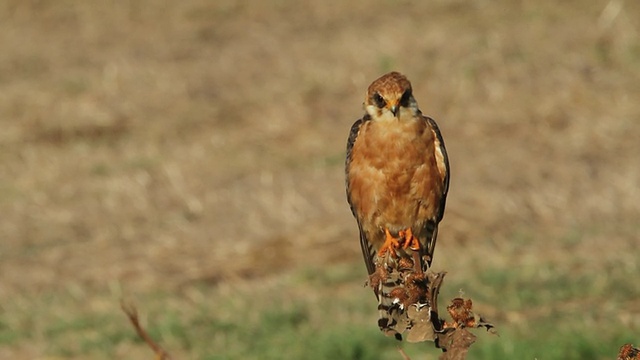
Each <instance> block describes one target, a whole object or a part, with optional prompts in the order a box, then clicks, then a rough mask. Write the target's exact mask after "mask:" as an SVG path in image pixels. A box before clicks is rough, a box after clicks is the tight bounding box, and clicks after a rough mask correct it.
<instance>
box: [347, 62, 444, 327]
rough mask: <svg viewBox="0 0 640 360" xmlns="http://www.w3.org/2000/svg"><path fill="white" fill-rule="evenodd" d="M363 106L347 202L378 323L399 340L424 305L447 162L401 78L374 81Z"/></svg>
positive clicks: (433, 128) (431, 124) (350, 150)
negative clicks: (412, 310)
mask: <svg viewBox="0 0 640 360" xmlns="http://www.w3.org/2000/svg"><path fill="white" fill-rule="evenodd" d="M364 108H365V111H366V112H365V115H364V116H363V117H362V119H360V120H358V121H356V122H355V123H354V124H353V126H352V127H351V132H350V134H349V140H348V143H347V159H346V166H345V167H346V186H347V199H348V201H349V205H350V206H351V211H352V212H353V215H354V217H355V218H356V220H357V223H358V228H359V230H360V245H361V247H362V253H363V255H364V261H365V263H366V265H367V271H368V272H369V275H370V279H369V282H370V284H371V286H372V287H373V288H374V291H375V294H376V297H377V298H378V300H379V306H378V308H379V310H380V311H381V318H380V320H379V324H378V325H379V326H380V328H381V329H382V330H383V331H384V332H385V333H386V334H387V335H395V336H396V338H399V339H400V338H401V336H400V335H399V334H401V333H402V332H403V331H404V330H405V328H404V327H408V328H410V327H411V325H410V324H403V323H402V322H408V321H410V320H407V319H406V316H405V315H404V313H405V312H406V310H407V307H408V306H409V305H416V306H420V303H421V302H423V301H425V300H424V298H425V296H426V295H425V294H424V293H426V285H425V284H424V283H421V282H424V281H426V280H424V279H425V278H426V277H425V276H424V272H425V271H426V270H427V269H428V268H429V267H430V266H431V261H432V260H433V251H434V247H435V243H436V237H437V235H438V224H439V223H440V220H442V216H443V213H444V207H445V201H446V197H447V191H448V188H449V161H448V158H447V152H446V150H445V147H444V142H443V140H442V135H441V134H440V130H439V129H438V126H437V125H436V123H435V121H434V120H433V119H431V118H429V117H426V116H424V115H422V113H421V112H420V110H419V109H418V104H417V102H416V100H415V98H414V97H413V94H412V89H411V83H410V82H409V80H407V78H406V77H405V76H403V75H402V74H400V73H397V72H391V73H388V74H386V75H383V76H382V77H380V78H379V79H377V80H375V81H374V82H373V83H372V84H371V85H370V86H369V88H368V91H367V95H366V98H365V101H364ZM416 284H417V285H416ZM413 288H415V289H418V290H415V291H414V290H412V289H413ZM420 289H422V290H420ZM412 291H414V293H415V294H413V293H412ZM403 316H404V318H403Z"/></svg>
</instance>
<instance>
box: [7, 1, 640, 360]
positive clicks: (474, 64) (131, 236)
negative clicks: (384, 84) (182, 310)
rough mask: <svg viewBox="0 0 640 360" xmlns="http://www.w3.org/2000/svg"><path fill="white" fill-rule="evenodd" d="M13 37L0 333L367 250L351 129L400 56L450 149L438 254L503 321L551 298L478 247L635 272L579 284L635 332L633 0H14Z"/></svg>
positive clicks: (615, 272) (594, 274)
mask: <svg viewBox="0 0 640 360" xmlns="http://www.w3.org/2000/svg"><path fill="white" fill-rule="evenodd" d="M347 3H348V5H347ZM0 49H1V51H0V126H2V131H0V214H2V215H1V216H2V217H1V219H0V304H4V305H0V312H2V313H0V334H5V336H0V355H1V356H0V357H2V356H10V357H12V358H14V359H20V358H25V359H29V358H39V357H42V358H44V356H48V355H51V354H52V352H51V350H50V349H48V346H47V343H48V342H49V341H51V339H48V338H47V336H46V335H39V336H33V337H31V338H28V337H22V336H20V335H17V336H16V337H11V336H10V334H11V333H14V331H15V329H14V328H13V326H17V325H15V324H17V323H20V324H23V323H24V322H28V321H29V319H30V317H29V316H27V315H15V313H14V311H25V312H28V311H27V310H26V309H28V308H29V307H30V306H36V305H38V306H40V305H42V302H41V301H40V300H39V299H43V298H44V297H47V296H50V295H51V294H71V295H70V296H71V297H73V298H78V299H82V302H83V303H89V304H94V305H95V304H98V305H95V306H97V307H100V306H101V305H99V304H104V303H110V302H112V301H113V299H114V298H117V297H118V296H120V295H121V294H122V293H125V294H131V293H133V294H147V295H148V294H154V293H157V292H162V293H164V294H167V293H168V294H172V293H174V294H184V292H188V291H190V290H192V289H194V288H195V287H199V286H203V285H202V284H205V285H204V286H211V287H216V286H223V285H224V284H229V283H230V282H232V281H238V280H241V281H242V282H243V283H244V284H247V282H249V283H250V282H252V281H258V282H262V281H264V279H266V278H271V276H272V275H277V276H286V275H287V274H295V273H298V272H300V271H305V269H315V270H314V271H323V269H330V268H333V267H335V266H350V265H349V264H359V263H360V262H361V259H360V257H361V255H360V249H359V244H358V239H357V233H356V230H357V229H356V225H355V221H354V220H353V218H352V217H351V214H350V212H349V209H348V206H347V204H346V200H345V195H344V174H343V157H344V149H345V143H346V138H347V135H348V131H349V128H350V126H351V124H352V123H353V122H354V121H355V120H356V119H357V118H358V117H359V116H361V115H362V113H363V110H362V106H361V104H362V100H363V97H364V92H365V90H366V87H367V86H368V84H369V83H370V82H371V81H372V80H373V79H375V78H377V77H378V76H379V75H381V74H382V73H384V72H386V71H389V70H399V71H401V72H403V73H405V74H406V75H407V76H408V77H409V79H410V80H411V81H412V83H413V86H414V93H415V96H416V98H417V100H418V103H419V105H420V107H421V109H422V110H423V112H424V113H426V114H428V115H430V116H432V117H434V118H435V119H436V120H437V121H438V123H439V124H440V127H441V130H442V133H443V135H444V138H445V142H446V145H447V149H448V151H449V155H450V161H451V165H452V171H451V173H452V175H451V188H450V195H449V200H448V203H447V206H448V208H447V211H446V213H445V219H444V222H443V223H442V226H441V231H440V234H441V235H440V238H439V244H438V247H437V250H436V254H435V262H434V266H435V268H436V269H439V270H447V271H449V276H450V277H451V278H452V281H454V282H453V283H454V284H457V285H460V287H464V288H465V289H466V291H467V294H469V295H470V296H472V297H474V294H473V293H469V289H476V291H477V292H478V293H481V294H483V295H481V296H480V300H479V301H477V302H476V303H477V306H478V307H480V308H481V309H482V306H483V305H482V304H483V303H484V305H485V307H484V309H485V310H484V311H485V312H487V313H489V314H490V315H492V316H493V318H494V319H497V320H498V321H499V322H502V324H503V327H504V326H508V324H511V323H517V322H521V321H524V320H523V319H527V317H528V316H529V315H528V314H530V313H535V314H537V315H535V316H541V315H540V314H547V312H545V311H548V310H549V309H556V308H555V303H554V302H553V301H551V300H550V301H548V302H545V303H544V305H543V306H538V307H536V306H537V305H539V304H532V306H531V307H529V306H526V304H525V305H522V304H520V305H522V307H526V308H527V309H529V310H530V311H531V312H530V313H528V312H526V311H525V312H521V311H519V310H518V311H515V310H514V311H511V312H503V311H502V309H501V306H500V305H499V302H498V303H496V300H497V299H499V298H500V296H505V294H504V293H498V291H497V290H495V291H494V290H492V289H491V288H487V287H486V285H483V284H482V282H481V278H478V277H476V275H477V276H480V275H478V274H481V273H482V272H483V271H485V270H490V271H493V272H501V271H504V272H512V271H516V270H517V269H519V268H526V269H527V270H526V271H530V273H523V274H525V275H523V276H524V278H528V277H530V278H531V279H535V276H538V275H539V274H542V273H544V274H546V275H544V276H548V277H550V278H562V279H565V280H566V281H567V283H569V284H573V282H572V279H578V278H579V279H583V278H586V279H591V280H593V281H595V283H591V282H588V283H587V284H589V285H588V286H589V287H591V286H595V287H592V289H609V290H607V291H609V293H608V294H607V295H611V291H613V292H615V289H620V290H621V291H623V292H624V293H625V294H632V295H633V296H631V295H630V296H629V298H625V300H623V301H622V300H621V301H620V302H615V303H608V302H607V301H606V299H602V298H598V299H594V300H590V299H589V298H588V297H586V298H582V299H581V300H579V301H577V302H575V303H574V302H570V303H571V304H573V305H569V306H574V307H573V308H572V309H575V308H577V309H580V311H582V310H584V311H586V312H589V311H591V310H593V311H596V310H594V306H596V304H597V305H598V306H605V307H607V306H608V312H607V314H612V316H613V319H609V320H607V321H611V322H613V323H611V324H610V323H607V325H611V326H613V327H615V328H617V329H619V330H621V331H623V332H624V331H625V330H624V329H628V330H629V331H628V334H631V335H633V336H632V337H631V339H630V340H629V341H633V338H634V337H635V341H636V342H640V336H639V335H638V334H640V301H639V300H638V297H637V296H636V295H638V294H640V285H639V283H638V281H637V276H638V274H640V265H638V264H639V261H638V259H640V250H639V245H640V242H639V240H638V233H639V232H640V226H639V225H638V224H640V223H639V221H638V219H639V218H640V205H639V204H640V191H639V190H638V187H639V185H640V3H639V2H637V1H621V0H612V1H589V2H584V1H564V2H555V1H542V2H518V1H503V2H500V3H498V2H490V1H474V2H462V1H444V0H442V1H433V2H423V3H420V2H415V3H413V2H409V1H398V2H394V1H383V0H376V1H372V2H369V1H351V2H313V3H311V2H310V3H308V4H303V3H302V2H296V1H291V0H282V1H271V2H269V1H265V2H255V4H251V5H249V4H244V5H243V3H242V2H237V1H224V0H221V1H214V2H209V1H204V0H188V1H180V2H169V1H160V2H156V1H150V0H141V1H131V2H82V1H71V0H68V1H35V0H33V1H17V0H16V1H13V0H8V1H4V2H2V4H0ZM345 264H346V265H345ZM360 265H361V266H360ZM353 268H354V269H357V271H359V273H358V274H355V279H359V280H357V281H360V280H364V278H365V269H364V264H359V265H358V266H355V267H353ZM539 271H540V272H539ZM612 277H615V278H616V279H625V278H626V279H628V282H626V283H622V284H621V285H620V287H619V288H617V287H613V288H609V287H607V286H608V285H607V286H604V285H603V286H602V287H598V285H597V284H608V281H609V280H608V279H610V278H612ZM453 279H456V280H453ZM466 280H469V282H470V283H466V282H465V281H466ZM354 281H355V280H354ZM357 281H356V282H357ZM474 284H475V285H474ZM518 284H519V285H518V286H519V287H518V286H516V287H514V288H513V289H511V290H513V291H516V292H518V291H527V289H529V288H530V287H531V286H534V285H535V284H533V281H532V283H527V282H526V281H525V282H524V283H518ZM594 284H595V285H594ZM611 289H613V290H611ZM353 291H354V292H357V293H358V295H357V296H361V298H362V299H363V301H365V300H366V301H368V302H367V306H369V307H370V312H371V313H372V314H373V313H374V312H375V304H374V303H373V299H372V295H371V294H369V293H368V292H367V293H365V291H363V290H361V287H359V286H356V287H354V288H353ZM451 291H452V292H455V291H457V288H456V289H452V290H451ZM594 291H596V290H594ZM603 291H605V290H603ZM56 296H57V295H56ZM149 296H150V295H149ZM177 296H178V295H177ZM475 296H477V295H475ZM634 298H635V300H634ZM572 301H573V300H572ZM507 303H508V302H507ZM520 305H519V306H520ZM534 305H535V306H534ZM105 306H106V305H105ZM16 309H22V310H16ZM519 309H520V308H519ZM589 309H590V310H589ZM60 311H63V312H64V310H60ZM69 313H72V309H69ZM373 316H375V314H374V315H373ZM601 320H602V319H601ZM594 321H595V323H594V324H595V325H594V326H595V327H594V328H597V327H598V326H600V325H601V324H600V323H599V322H598V321H600V320H594ZM602 321H604V320H602ZM123 322H124V320H123ZM21 326H22V325H21ZM25 326H26V325H25ZM371 327H372V328H374V330H375V322H371ZM380 336H382V335H380ZM619 345H622V344H619ZM616 349H617V348H616ZM185 352H188V351H185ZM53 355H55V356H62V355H60V354H59V353H56V352H55V351H53ZM53 355H52V356H53ZM67 355H69V354H67ZM69 356H70V357H77V358H83V355H82V353H81V352H80V353H79V354H78V353H74V354H70V355H69ZM614 356H615V351H614V352H612V353H611V358H614ZM133 357H135V356H133ZM133 357H132V356H131V355H130V354H129V355H124V358H133ZM487 358H490V357H487ZM547 358H554V357H553V356H550V357H547ZM555 358H563V356H562V355H560V356H559V357H555ZM564 358H569V357H564ZM594 358H597V357H594Z"/></svg>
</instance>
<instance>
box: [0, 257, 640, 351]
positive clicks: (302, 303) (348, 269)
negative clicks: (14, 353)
mask: <svg viewBox="0 0 640 360" xmlns="http://www.w3.org/2000/svg"><path fill="white" fill-rule="evenodd" d="M545 267H548V268H551V267H552V266H551V264H546V266H542V268H541V269H538V270H539V271H531V269H527V268H526V267H514V268H513V269H512V271H511V272H505V271H504V269H502V270H500V269H487V270H484V271H480V272H478V273H477V274H476V275H475V276H470V277H464V278H457V279H456V278H454V275H453V274H449V275H447V276H448V278H447V279H445V287H444V291H443V294H442V295H443V296H441V301H444V300H445V299H447V298H451V297H452V296H457V295H458V294H456V291H458V289H459V288H458V287H459V286H464V284H481V285H482V286H480V287H477V288H475V287H474V286H464V294H463V296H465V297H471V298H472V299H474V306H475V309H476V311H477V312H479V313H484V315H485V316H486V317H488V318H489V320H490V321H492V322H493V323H494V324H495V325H496V326H497V330H498V333H499V335H498V336H496V335H492V334H490V333H486V332H485V331H483V330H476V333H477V334H478V335H479V339H478V342H477V343H476V344H475V345H474V346H473V347H472V352H471V354H472V356H473V358H474V359H496V358H500V359H502V358H517V359H526V358H539V359H608V358H613V356H614V355H615V353H616V352H617V349H618V348H619V347H620V346H621V344H623V343H626V342H633V341H637V340H636V339H635V338H634V336H635V335H634V334H637V333H638V331H640V324H638V323H637V321H636V322H633V321H632V322H631V323H629V322H628V319H627V323H626V324H625V320H624V319H625V318H624V316H625V313H624V312H622V313H621V312H620V310H619V309H629V312H630V313H631V312H632V308H633V307H637V299H638V288H637V287H633V286H630V287H627V288H609V286H608V285H605V288H601V286H603V283H602V282H601V281H600V280H601V279H599V276H605V275H598V274H597V272H592V273H587V274H585V276H583V277H579V278H575V279H574V278H572V277H571V276H570V274H564V273H563V272H562V271H554V272H548V271H546V270H545ZM362 272H363V269H362V266H361V264H359V263H357V264H348V263H347V264H342V265H335V266H332V267H329V268H322V269H318V268H308V269H306V270H301V271H298V272H293V273H290V274H288V275H286V276H276V277H270V278H269V279H266V280H267V281H264V282H262V283H254V282H245V281H242V282H239V283H237V284H236V285H235V286H229V285H221V286H219V287H214V288H212V287H210V286H207V285H206V284H193V285H190V286H188V287H186V288H184V289H183V290H182V291H181V292H179V293H147V294H143V295H142V296H139V297H138V296H136V301H135V302H136V303H137V306H138V308H139V312H140V314H141V316H142V319H143V323H144V324H145V326H146V328H147V329H148V330H149V332H150V334H151V336H152V337H153V338H155V339H156V340H158V341H159V342H160V343H161V344H162V345H163V346H164V347H165V349H167V350H169V351H170V352H171V353H172V354H173V355H174V356H175V357H176V358H196V359H282V358H287V359H294V358H306V359H329V358H341V359H398V358H399V354H398V353H397V350H396V347H397V346H398V344H399V343H398V342H397V341H395V340H393V339H391V338H386V337H384V336H383V335H382V334H381V333H380V332H379V331H378V329H377V327H376V322H375V319H376V310H375V301H374V298H373V295H372V294H371V293H370V290H369V289H367V288H364V287H363V286H362V284H363V282H362V278H363V276H355V275H354V274H358V275H362ZM536 274H542V275H536ZM545 274H554V275H553V276H550V275H545ZM630 275H631V274H628V273H624V272H621V271H617V272H610V273H607V275H606V276H607V278H608V281H607V284H608V283H611V284H618V283H623V282H626V281H628V278H629V276H630ZM106 299H111V300H110V301H107V300H106ZM443 305H444V303H443V304H441V307H442V306H443ZM69 308H74V309H76V310H75V311H74V312H69V311H68V309H69ZM0 324H1V326H0V341H1V342H2V344H3V346H13V347H16V348H20V347H26V346H28V345H29V343H30V342H38V341H40V339H46V341H47V343H48V344H49V346H48V347H47V349H46V353H47V354H49V355H50V356H60V357H64V358H70V359H73V358H83V357H87V356H89V357H91V358H95V359H101V358H104V359H107V358H114V357H116V358H121V357H125V358H126V357H130V354H132V353H134V354H137V353H144V351H143V349H145V347H146V345H145V344H143V343H141V342H140V341H139V340H138V339H137V338H136V337H135V335H134V332H133V329H132V328H131V327H130V326H129V324H128V322H127V320H126V318H125V316H124V314H123V313H121V312H120V311H119V309H118V298H117V296H116V294H113V293H112V294H93V295H91V296H88V297H83V298H78V297H77V296H75V297H74V295H73V294H72V293H70V292H65V291H61V292H56V293H53V294H48V295H46V296H41V297H39V298H31V299H19V300H17V301H15V302H13V303H8V304H4V305H3V313H2V316H0ZM403 347H404V348H405V350H406V351H407V353H408V354H409V355H410V356H412V357H415V358H420V357H423V356H425V355H427V354H430V355H429V356H430V357H436V356H437V354H438V350H436V349H435V348H433V344H432V343H426V344H425V343H423V344H404V345H403ZM147 351H150V350H147ZM128 354H129V355H128ZM149 356H150V355H149Z"/></svg>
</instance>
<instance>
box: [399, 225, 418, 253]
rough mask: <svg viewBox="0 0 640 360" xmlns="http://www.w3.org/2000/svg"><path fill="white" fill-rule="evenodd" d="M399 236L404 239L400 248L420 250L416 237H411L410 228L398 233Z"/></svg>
mask: <svg viewBox="0 0 640 360" xmlns="http://www.w3.org/2000/svg"><path fill="white" fill-rule="evenodd" d="M400 236H402V237H404V244H403V245H402V248H404V249H406V248H409V249H411V250H413V251H418V250H420V241H418V238H417V237H415V236H413V233H412V232H411V228H409V229H407V230H405V231H400Z"/></svg>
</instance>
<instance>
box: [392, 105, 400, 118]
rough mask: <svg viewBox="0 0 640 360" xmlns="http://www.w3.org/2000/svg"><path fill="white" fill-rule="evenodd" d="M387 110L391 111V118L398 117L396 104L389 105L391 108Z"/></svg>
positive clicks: (398, 109)
mask: <svg viewBox="0 0 640 360" xmlns="http://www.w3.org/2000/svg"><path fill="white" fill-rule="evenodd" d="M389 110H391V113H392V114H393V116H395V117H398V113H399V111H400V107H399V106H398V103H395V104H391V106H389Z"/></svg>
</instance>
